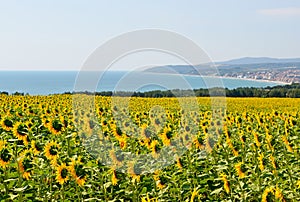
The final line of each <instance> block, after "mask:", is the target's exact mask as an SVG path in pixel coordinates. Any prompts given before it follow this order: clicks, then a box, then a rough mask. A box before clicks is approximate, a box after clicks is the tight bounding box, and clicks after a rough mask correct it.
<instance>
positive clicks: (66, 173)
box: [61, 168, 68, 179]
mask: <svg viewBox="0 0 300 202" xmlns="http://www.w3.org/2000/svg"><path fill="white" fill-rule="evenodd" d="M67 175H68V170H67V169H66V168H63V169H62V170H61V177H62V178H63V179H65V178H66V177H67Z"/></svg>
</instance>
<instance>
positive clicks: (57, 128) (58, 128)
mask: <svg viewBox="0 0 300 202" xmlns="http://www.w3.org/2000/svg"><path fill="white" fill-rule="evenodd" d="M52 126H53V128H54V129H55V130H57V131H61V128H62V124H60V123H59V121H58V120H55V121H53V122H52Z"/></svg>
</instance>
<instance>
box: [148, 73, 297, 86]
mask: <svg viewBox="0 0 300 202" xmlns="http://www.w3.org/2000/svg"><path fill="white" fill-rule="evenodd" d="M147 73H150V74H168V75H174V76H179V75H183V76H192V77H207V78H218V79H235V80H244V81H255V82H263V83H273V84H274V83H275V84H278V85H290V84H292V83H291V82H290V83H289V82H284V81H275V80H265V79H251V78H237V77H230V76H209V75H205V76H201V75H196V74H180V73H178V74H176V73H160V72H147Z"/></svg>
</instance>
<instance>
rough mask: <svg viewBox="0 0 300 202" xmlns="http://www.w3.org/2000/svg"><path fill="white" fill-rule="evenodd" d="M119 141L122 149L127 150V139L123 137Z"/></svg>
mask: <svg viewBox="0 0 300 202" xmlns="http://www.w3.org/2000/svg"><path fill="white" fill-rule="evenodd" d="M117 139H118V141H119V145H120V148H121V149H125V148H126V146H127V142H126V137H125V136H122V137H118V138H117Z"/></svg>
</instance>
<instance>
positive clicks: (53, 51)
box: [0, 0, 300, 70]
mask: <svg viewBox="0 0 300 202" xmlns="http://www.w3.org/2000/svg"><path fill="white" fill-rule="evenodd" d="M299 25H300V1H298V0H264V1H261V0H247V1H246V0H242V1H237V0H203V1H201V0H197V1H196V0H194V1H177V0H164V1H161V0H160V1H159V0H152V1H146V0H145V1H141V0H126V1H121V0H119V1H116V0H107V1H100V0H98V1H96V0H86V1H83V0H82V1H77V0H72V1H71V0H64V1H58V0H57V1H56V0H52V1H50V0H44V1H39V0H26V1H21V0H19V1H14V0H10V1H9V0H7V1H1V0H0V70H12V69H14V70H49V69H51V70H71V69H80V67H81V65H82V64H83V63H84V61H85V60H86V59H87V57H88V56H89V55H90V54H91V53H92V52H93V51H94V50H95V49H96V48H97V47H98V46H100V45H101V44H102V43H104V42H105V41H107V40H109V39H111V38H112V37H114V36H117V35H119V34H122V33H124V32H129V31H132V30H137V29H144V28H157V29H166V30H170V31H174V32H177V33H179V34H182V35H184V36H186V37H188V38H190V39H191V40H193V41H195V42H196V43H197V44H198V45H199V46H200V47H201V48H203V49H204V50H205V51H206V52H207V54H208V55H209V56H210V57H211V59H212V60H213V61H222V60H228V59H232V58H238V57H245V56H252V57H256V56H267V57H280V58H290V57H300V37H299V36H300V26H299ZM139 59H140V60H141V58H139ZM177 62H178V61H176V60H172V59H169V58H168V59H165V60H160V59H157V60H156V62H153V63H155V64H159V63H177ZM116 66H117V67H116V69H117V68H120V69H122V68H128V67H129V66H130V65H129V63H126V62H124V63H120V64H119V66H118V65H116Z"/></svg>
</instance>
